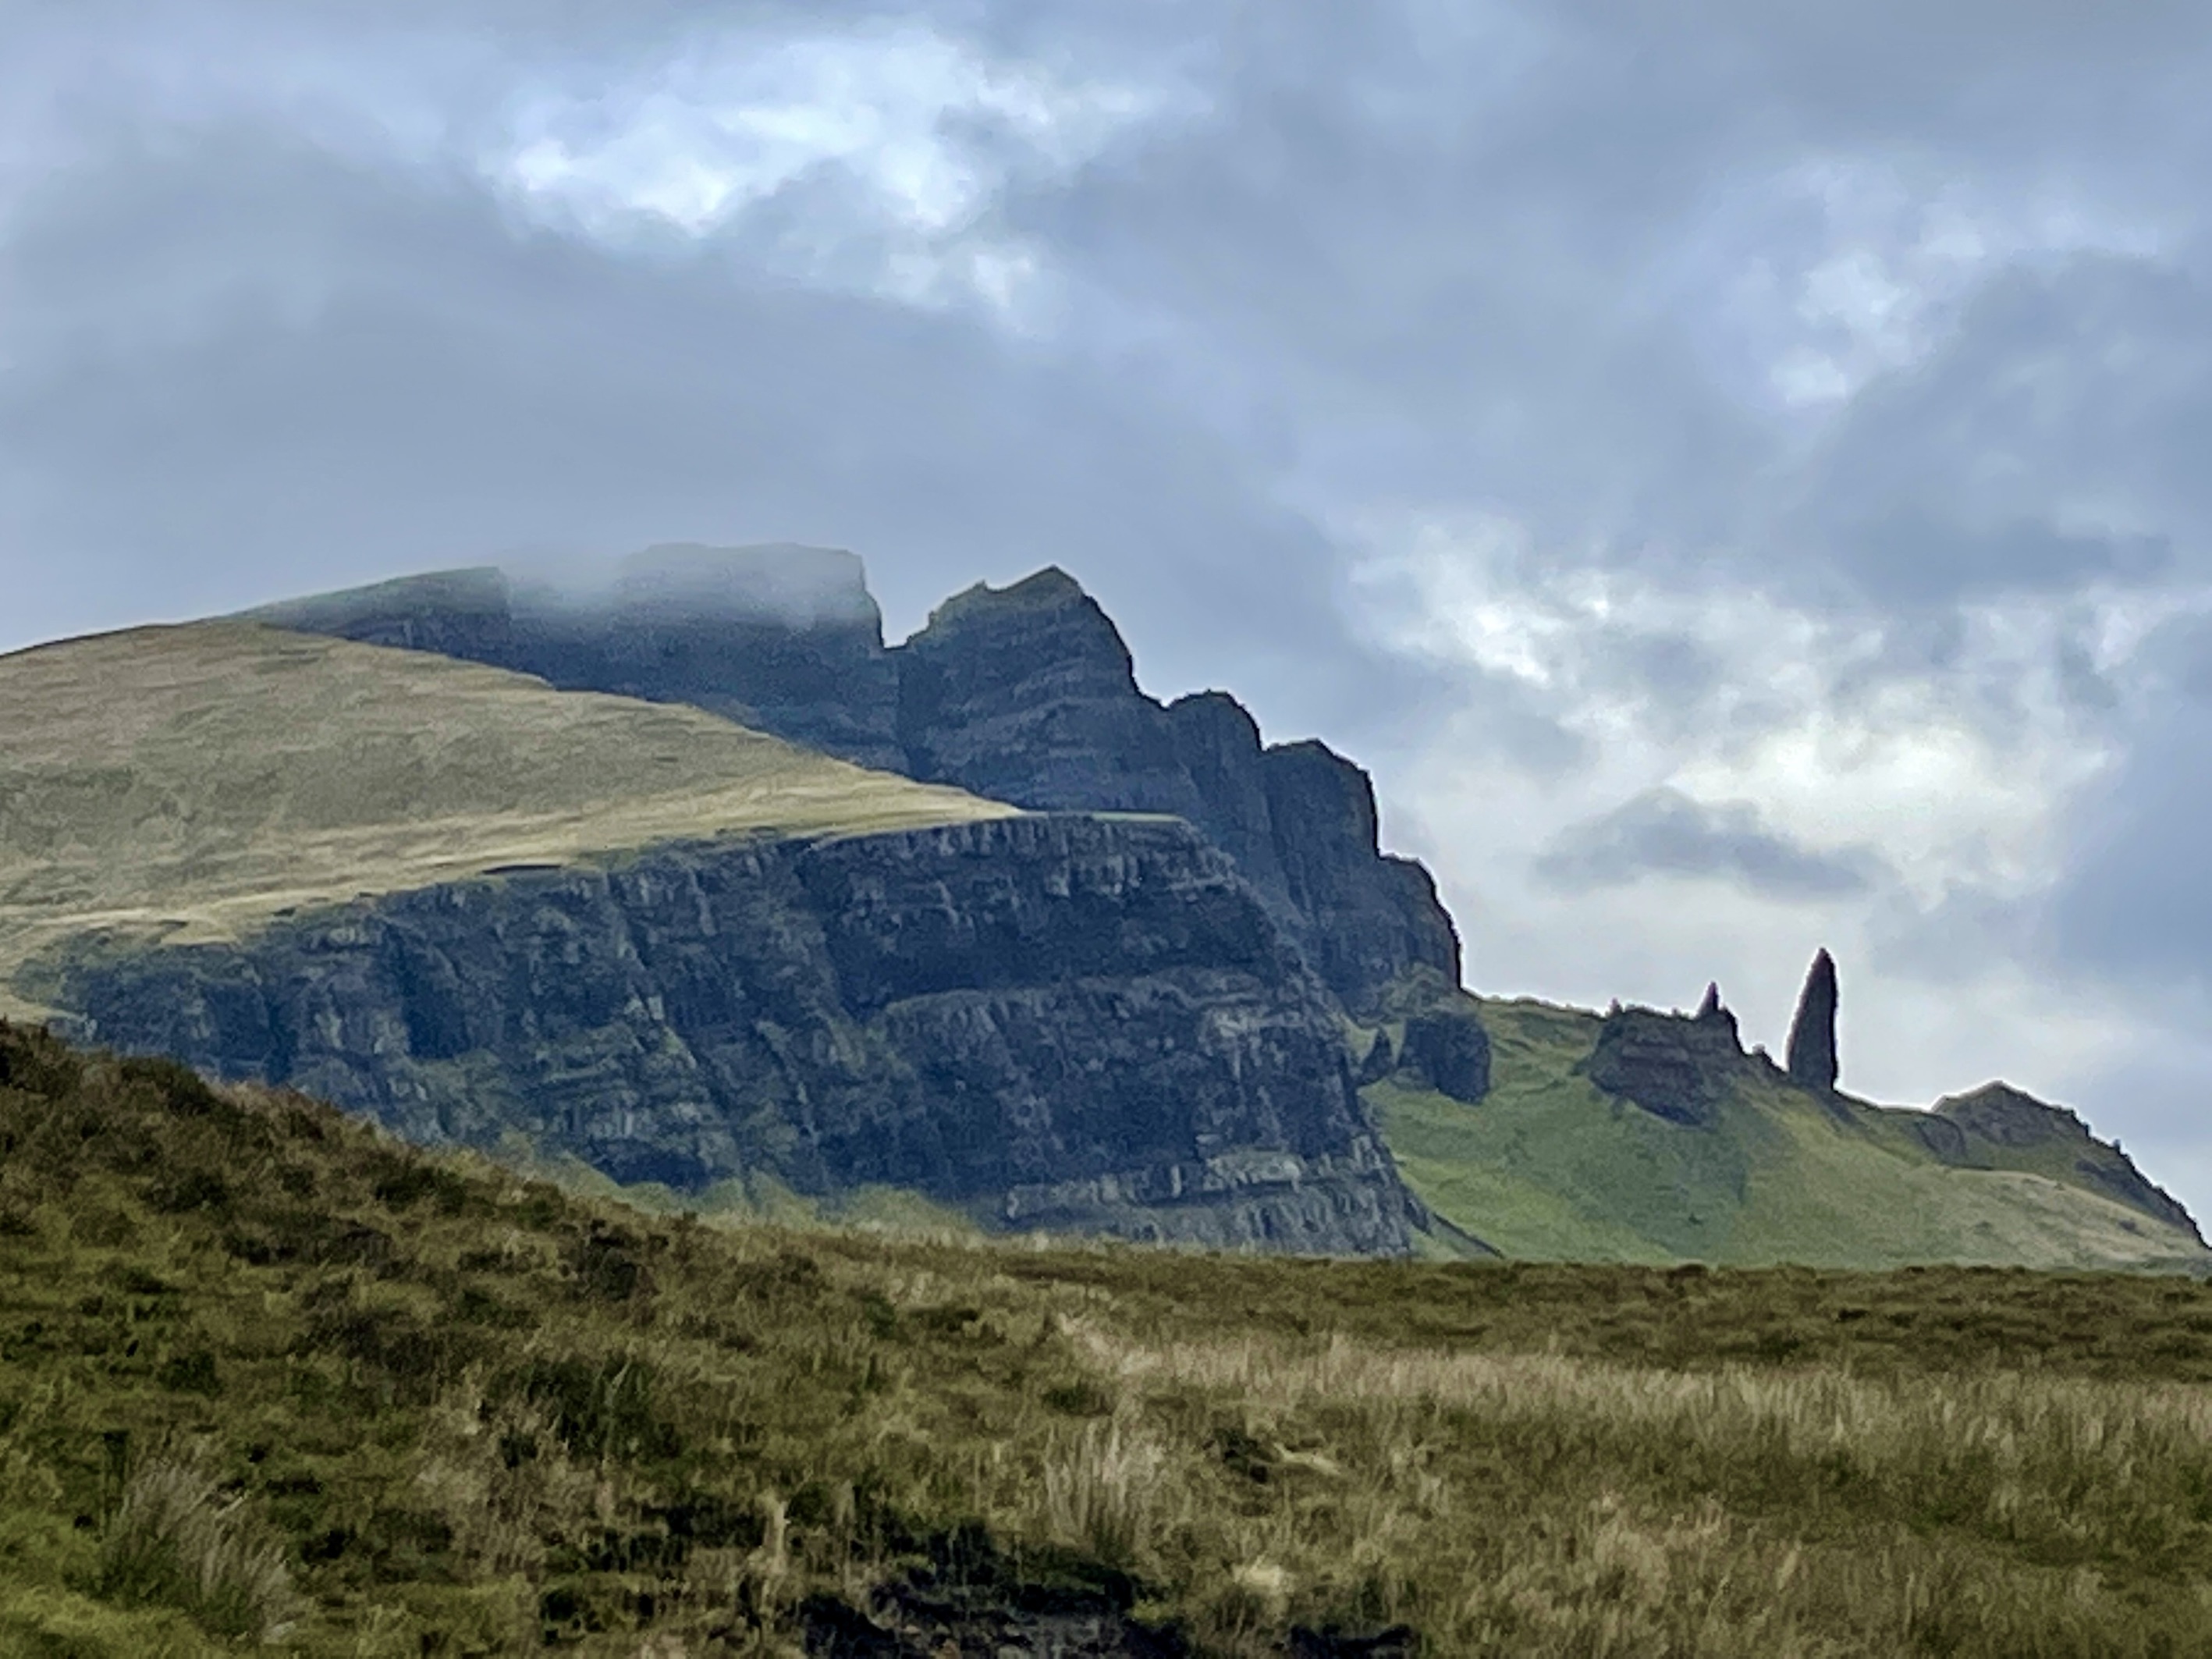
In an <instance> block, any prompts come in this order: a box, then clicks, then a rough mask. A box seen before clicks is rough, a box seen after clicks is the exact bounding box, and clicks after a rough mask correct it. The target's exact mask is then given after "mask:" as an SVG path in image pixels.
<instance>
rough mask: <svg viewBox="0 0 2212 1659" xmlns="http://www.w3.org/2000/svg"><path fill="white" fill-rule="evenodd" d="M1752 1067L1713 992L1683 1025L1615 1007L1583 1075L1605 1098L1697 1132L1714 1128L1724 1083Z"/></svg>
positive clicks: (1650, 1012)
mask: <svg viewBox="0 0 2212 1659" xmlns="http://www.w3.org/2000/svg"><path fill="white" fill-rule="evenodd" d="M1750 1064H1751V1061H1750V1060H1749V1058H1748V1056H1747V1055H1746V1054H1744V1052H1743V1045H1742V1042H1741V1038H1740V1036H1739V1035H1738V1033H1737V1029H1736V1019H1735V1014H1733V1013H1732V1012H1729V1010H1728V1009H1727V1008H1726V1007H1724V1006H1722V1003H1721V1000H1720V993H1719V990H1718V988H1717V987H1715V988H1714V989H1712V990H1711V991H1710V992H1709V993H1708V994H1707V996H1706V999H1705V1003H1704V1004H1703V1006H1700V1007H1699V1010H1698V1012H1697V1013H1696V1014H1695V1015H1694V1016H1692V1017H1691V1018H1684V1017H1683V1016H1682V1015H1681V1014H1680V1013H1672V1014H1662V1013H1661V1012H1658V1011H1657V1010H1656V1009H1652V1008H1622V1007H1620V1006H1618V1005H1616V1006H1614V1007H1613V1009H1612V1010H1611V1011H1610V1012H1607V1015H1606V1017H1605V1019H1604V1022H1603V1023H1602V1024H1601V1025H1600V1026H1599V1027H1598V1036H1597V1042H1596V1044H1595V1046H1594V1047H1593V1048H1591V1050H1590V1053H1589V1058H1588V1059H1586V1060H1583V1062H1582V1066H1581V1069H1582V1070H1583V1073H1584V1074H1585V1075H1587V1076H1588V1077H1589V1079H1590V1081H1591V1082H1593V1083H1595V1085H1597V1086H1598V1087H1599V1088H1601V1089H1602V1090H1604V1091H1606V1093H1607V1094H1609V1095H1613V1096H1617V1097H1620V1098H1621V1099H1623V1100H1626V1101H1629V1102H1631V1103H1633V1104H1635V1105H1637V1106H1639V1107H1641V1108H1643V1109H1644V1110H1645V1111H1647V1112H1650V1113H1651V1114H1653V1115H1655V1116H1657V1117H1663V1118H1665V1119H1667V1120H1668V1121H1669V1122H1672V1123H1680V1124H1684V1125H1687V1126H1689V1127H1693V1128H1696V1127H1705V1125H1707V1124H1710V1123H1711V1122H1712V1121H1713V1118H1714V1115H1715V1113H1716V1111H1717V1109H1718V1108H1719V1105H1720V1103H1721V1101H1722V1100H1723V1098H1724V1097H1726V1095H1727V1092H1728V1090H1729V1085H1730V1083H1731V1082H1732V1081H1733V1080H1734V1079H1735V1078H1736V1077H1738V1076H1740V1075H1741V1073H1742V1070H1743V1068H1744V1067H1746V1066H1749V1065H1750Z"/></svg>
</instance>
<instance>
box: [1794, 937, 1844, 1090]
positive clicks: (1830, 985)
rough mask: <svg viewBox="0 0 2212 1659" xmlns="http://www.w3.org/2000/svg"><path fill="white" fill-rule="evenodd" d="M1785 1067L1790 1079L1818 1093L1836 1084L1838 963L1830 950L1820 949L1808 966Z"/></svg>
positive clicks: (1833, 1087)
mask: <svg viewBox="0 0 2212 1659" xmlns="http://www.w3.org/2000/svg"><path fill="white" fill-rule="evenodd" d="M1783 1052H1784V1056H1785V1057H1784V1061H1783V1069H1784V1071H1786V1072H1788V1073H1790V1081H1791V1082H1793V1083H1796V1085H1798V1086H1799V1087H1801V1088H1805V1089H1811V1090H1813V1091H1815V1092H1816V1093H1820V1094H1829V1093H1832V1092H1833V1091H1834V1090H1835V1086H1836V1078H1837V1075H1838V1068H1837V1066H1836V963H1835V959H1834V958H1833V957H1831V956H1830V955H1829V954H1828V953H1827V951H1826V950H1821V951H1816V952H1815V953H1814V957H1813V965H1812V967H1811V968H1809V969H1807V970H1806V974H1805V988H1804V989H1803V990H1802V991H1801V992H1800V993H1799V994H1798V996H1797V1012H1796V1014H1795V1015H1794V1016H1793V1017H1792V1018H1791V1019H1790V1042H1789V1046H1788V1047H1787V1048H1785V1049H1784V1051H1783Z"/></svg>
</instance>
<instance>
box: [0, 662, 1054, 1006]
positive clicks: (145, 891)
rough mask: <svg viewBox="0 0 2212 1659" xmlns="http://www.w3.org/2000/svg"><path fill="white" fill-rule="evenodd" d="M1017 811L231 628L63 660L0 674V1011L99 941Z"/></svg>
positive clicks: (410, 665)
mask: <svg viewBox="0 0 2212 1659" xmlns="http://www.w3.org/2000/svg"><path fill="white" fill-rule="evenodd" d="M1010 811H1012V808H1009V807H1006V806H1001V805H997V804H995V803H993V802H989V801H985V800H981V799H976V798H975V797H974V796H971V795H968V794H965V793H962V792H960V791H958V790H955V789H946V788H937V787H930V786H927V785H923V784H918V783H915V782H913V781H910V780H908V779H906V778H902V777H896V776H893V775H890V774H888V773H881V772H871V771H867V770H865V769H861V768H860V767H856V766H850V765H848V764H846V763H843V762H842V761H835V760H831V759H829V758H828V757H824V756H821V755H817V754H814V753H811V752H810V751H808V750H801V749H796V748H793V747H792V746H791V745H789V744H785V743H782V742H780V741H778V740H777V739H775V738H769V737H766V736H763V735H762V734H760V733H758V732H750V731H747V730H745V729H744V728H743V727H741V726H734V725H732V724H731V723H730V722H728V721H726V720H720V719H719V718H717V717H715V716H714V715H712V714H705V713H703V712H702V711H700V710H697V709H694V708H685V707H674V706H667V705H663V704H658V703H647V702H636V701H633V700H631V699H629V698H623V697H613V696H597V695H592V694H588V693H579V692H562V691H555V690H551V689H550V687H548V686H546V685H545V684H543V683H542V682H540V681H538V680H535V679H532V678H528V677H526V676H523V675H518V674H510V673H507V672H504V671H501V670H497V669H492V668H484V667H480V666H477V665H472V664H468V663H463V662H459V661H455V660H453V659H447V658H443V657H438V656H434V655H431V654H429V653H422V652H411V651H395V650H386V649H383V648H381V647H374V646H365V645H356V644H352V643H349V642H347V641H339V640H331V639H324V638H319V637H315V636H312V635H300V634H290V633H286V632H283V631H281V630H278V629H270V628H264V627H260V626H258V625H255V624H252V623H235V622H228V623H195V624H191V625H189V626H185V627H179V628H149V629H133V630H131V631H129V632H126V633H119V634H108V635H99V636H96V637H93V638H88V639H82V640H72V641H64V642H62V643H60V644H56V645H50V646H43V647H38V648H36V649H33V650H29V651H23V652H18V653H14V654H12V655H9V656H6V657H0V998H4V995H5V992H6V990H7V981H8V979H9V976H10V975H11V973H12V972H13V971H14V970H15V969H16V968H17V967H19V966H20V964H21V963H22V962H23V960H24V959H25V957H27V956H29V955H31V954H32V953H33V952H34V951H36V950H38V949H39V948H40V946H41V945H46V944H50V943H52V942H53V941H55V940H56V939H59V938H62V937H64V936H66V935H68V934H70V933H84V932H86V931H88V930H92V929H112V930H121V931H124V932H127V933H134V934H139V935H143V936H146V937H149V938H150V937H163V936H167V937H172V938H177V939H191V938H201V937H210V936H220V935H226V934H232V933H236V932H237V931H238V930H240V929H241V928H246V927H250V926H251V925H252V923H253V922H255V921H259V920H262V919H264V918H266V917H268V916H270V915H274V914H276V913H278V912H281V911H283V910H286V909H289V908H298V907H301V906H307V905H312V904H315V903H318V902H326V901H332V900H345V899H349V898H352V897H354V896H357V895H361V894H365V893H380V892H388V891H393V890H404V889H409V888H416V887H422V886H427V885H430V884H435V883H437V882H441V881H446V880H450V879H453V878H460V877H467V876H471V875H475V874H477V873H479V872H484V871H487V870H495V869H497V868H499V867H500V866H508V865H523V864H558V863H565V862H568V861H572V860H578V859H582V858H587V857H589V856H591V855H592V854H601V853H606V852H611V851H620V850H623V849H629V848H639V847H642V846H646V845H648V844H651V843H653V842H660V841H666V840H671V839H677V838H687V837H695V836H718V835H727V834H744V833H748V832H756V833H775V834H792V835H805V834H822V833H842V832H862V831H870V830H883V829H905V828H909V827H913V826H915V825H921V824H931V823H952V822H957V821H962V820H966V819H972V818H979V817H995V816H1002V815H1005V814H1006V813H1008V812H1010ZM23 1000H26V999H24V998H23V997H22V994H21V993H20V992H19V994H18V1001H17V1006H19V1007H20V1006H22V1001H23ZM0 1006H6V1005H5V1003H4V1001H0Z"/></svg>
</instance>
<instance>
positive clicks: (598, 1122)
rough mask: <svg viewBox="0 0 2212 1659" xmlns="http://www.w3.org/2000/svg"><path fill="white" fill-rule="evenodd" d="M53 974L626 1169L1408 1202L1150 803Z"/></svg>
mask: <svg viewBox="0 0 2212 1659" xmlns="http://www.w3.org/2000/svg"><path fill="white" fill-rule="evenodd" d="M64 983H65V993H64V999H63V1000H64V1004H65V1006H68V1007H70V1009H71V1010H72V1011H73V1012H74V1013H75V1015H76V1019H77V1023H78V1025H79V1028H80V1034H81V1035H82V1036H88V1037H90V1038H93V1039H94V1040H97V1041H100V1042H105V1043H107V1044H109V1045H112V1046H115V1047H118V1048H125V1049H132V1050H143V1051H149V1052H155V1053H161V1054H171V1055H174V1056H176V1057H178V1058H179V1059H181V1060H185V1061H186V1062H188V1063H190V1064H191V1065H194V1066H198V1067H201V1068H202V1069H204V1070H206V1071H209V1072H210V1073H215V1074H217V1075H220V1076H223V1077H227V1078H232V1079H261V1080H264V1081H267V1082H270V1083H278V1084H288V1085H294V1086H296V1087H298V1088H300V1089H302V1090H304V1091H307V1092H310V1093H313V1094H316V1095H320V1096H322V1097H326V1098H329V1099H331V1100H334V1101H336V1102H337V1103H340V1104H343V1105H346V1106H349V1107H352V1108H356V1109H362V1110H365V1111H367V1112H368V1113H370V1114H372V1115H374V1116H376V1117H377V1118H379V1119H380V1120H381V1121H383V1122H385V1123H386V1124H387V1125H389V1126H390V1127H392V1128H393V1129H395V1130H397V1131H398V1132H399V1133H403V1134H404V1135H406V1136H408V1137H409V1138H410V1139H416V1140H418V1141H424V1142H429V1143H434V1144H435V1143H437V1142H441V1141H443V1142H461V1143H469V1144H479V1145H481V1144H489V1143H491V1142H494V1141H495V1140H497V1139H499V1138H500V1137H501V1135H502V1134H504V1133H509V1132H513V1131H520V1132H521V1133H523V1134H525V1135H526V1136H528V1137H529V1138H530V1139H531V1140H532V1142H533V1143H534V1144H535V1145H536V1146H538V1148H540V1149H541V1150H543V1151H547V1152H573V1153H574V1154H575V1155H576V1156H577V1157H579V1158H582V1159H584V1160H585V1161H586V1162H587V1163H589V1164H592V1165H593V1166H595V1167H597V1168H599V1169H601V1170H605V1171H606V1172H607V1173H609V1174H610V1175H612V1176H615V1177H617V1179H620V1180H624V1181H659V1182H666V1183H668V1184H670V1185H671V1186H673V1187H677V1188H685V1189H696V1188H702V1187H705V1186H707V1185H708V1184H711V1183H712V1182H715V1181H717V1180H720V1179H722V1178H724V1177H727V1176H736V1175H739V1174H743V1173H748V1172H767V1173H769V1174H773V1175H774V1176H776V1177H778V1178H779V1179H781V1180H783V1181H785V1182H788V1183H789V1184H791V1185H792V1186H793V1187H795V1188H798V1189H799V1190H800V1191H802V1192H808V1193H829V1192H833V1191H837V1190H842V1189H847V1188H854V1187H859V1186H863V1185H866V1184H870V1183H887V1184H891V1185H896V1186H901V1187H907V1188H919V1189H921V1190H922V1191H924V1192H926V1193H928V1194H933V1195H934V1196H936V1197H938V1198H939V1199H941V1200H945V1201H947V1202H949V1203H953V1204H957V1205H960V1206H964V1207H966V1208H967V1209H969V1211H970V1212H973V1213H975V1214H977V1215H978V1216H979V1217H981V1218H987V1219H988V1220H991V1221H993V1222H994V1223H996V1224H997V1225H1005V1226H1013V1227H1020V1228H1031V1227H1043V1228H1055V1229H1057V1228H1069V1229H1083V1230H1086V1231H1108V1232H1112V1233H1118V1234H1121V1235H1123V1236H1127V1237H1143V1238H1159V1239H1188V1240H1193V1241H1197V1242H1202V1243H1210V1244H1230V1245H1237V1244H1249V1245H1255V1246H1260V1247H1263V1248H1271V1249H1293V1250H1301V1251H1310V1252H1326V1253H1361V1254H1371V1253H1396V1252H1401V1251H1403V1250H1405V1249H1407V1248H1408V1245H1409V1239H1410V1229H1411V1227H1412V1226H1413V1225H1414V1224H1415V1223H1416V1222H1417V1221H1418V1220H1419V1216H1420V1212H1419V1206H1417V1205H1416V1204H1415V1203H1414V1201H1413V1200H1412V1198H1411V1197H1410V1195H1409V1194H1407V1192H1406V1190H1405V1188H1403V1187H1402V1185H1401V1183H1400V1182H1399V1180H1398V1178H1397V1176H1396V1174H1395V1170H1394V1169H1393V1167H1392V1166H1391V1164H1390V1163H1389V1158H1388V1157H1387V1155H1386V1154H1385V1153H1384V1152H1383V1149H1382V1146H1381V1144H1380V1141H1379V1139H1378V1138H1377V1136H1376V1130H1375V1127H1374V1125H1373V1123H1372V1122H1371V1121H1370V1119H1369V1117H1368V1115H1367V1114H1366V1112H1365V1109H1364V1107H1363V1106H1362V1105H1361V1103H1360V1101H1359V1098H1358V1094H1357V1092H1356V1091H1355V1090H1354V1087H1353V1085H1352V1078H1351V1076H1350V1074H1349V1070H1348V1066H1347V1062H1346V1057H1345V1053H1344V1046H1343V1041H1342V1037H1341V1036H1340V1029H1339V1026H1338V1024H1337V1018H1336V1015H1335V1013H1334V1010H1333V1009H1332V1008H1331V1007H1330V1006H1329V1005H1328V1001H1327V1000H1326V998H1325V997H1324V995H1323V994H1322V990H1321V987H1319V986H1318V984H1317V983H1316V981H1314V980H1313V979H1312V978H1311V976H1310V975H1309V974H1308V973H1307V972H1306V971H1305V969H1304V967H1303V966H1302V964H1301V963H1300V961H1299V959H1298V957H1297V953H1296V951H1294V950H1293V949H1292V948H1291V945H1290V944H1289V942H1288V941H1287V940H1286V939H1285V937H1284V934H1283V933H1282V930H1281V929H1280V928H1279V927H1277V926H1276V924H1275V922H1274V921H1273V918H1272V916H1271V915H1269V913H1268V911H1267V908H1265V907H1264V906H1263V905H1261V903H1260V902H1258V901H1257V900H1256V899H1255V897H1254V896H1253V893H1252V890H1251V888H1250V887H1249V885H1248V884H1246V883H1245V882H1243V881H1242V880H1240V879H1239V878H1237V875H1236V872H1234V870H1233V869H1232V867H1231V866H1230V864H1229V863H1228V861H1227V860H1226V859H1225V858H1224V857H1223V856H1222V855H1221V854H1219V853H1218V852H1216V851H1214V850H1212V849H1211V848H1207V847H1206V845H1205V844H1204V843H1203V842H1201V841H1200V838H1199V837H1198V836H1196V835H1195V834H1194V832H1193V831H1192V830H1191V829H1189V828H1188V826H1187V825H1184V824H1182V823H1176V822H1173V821H1170V820H1146V821H1127V820H1124V821H1109V820H1100V819H1096V818H1090V817H1046V816H1038V817H1020V818H1011V819H1002V820H996V821H990V822H985V823H969V824H965V825H960V826H957V827H951V828H945V829H927V830H915V831H910V832H907V833H903V834H898V835H885V836H857V837H849V838H845V839H840V840H832V841H828V842H816V843H811V844H807V843H797V842H769V843H755V844H750V845H733V844H711V845H697V844H694V845H688V846H668V847H663V848H657V849H654V850H653V851H651V852H648V853H645V854H638V855H635V856H633V857H630V858H629V859H627V860H624V861H623V862H621V863H619V864H618V865H617V866H614V867H611V868H605V869H591V868H562V869H547V870H541V871H532V872H516V873H513V874H509V875H507V876H504V877H500V878H490V879H485V880H479V881H473V882H470V883H466V884H453V885H449V886H443V887H437V888H432V889H428V890H421V891H416V892H412V893H406V894H401V895H398V896H390V897H386V898H383V899H379V900H374V901H367V902H362V903H359V904H356V905H353V906H349V907H345V908H340V909H337V910H333V911H331V912H327V913H324V914H320V915H313V916H302V917H299V918H295V919H293V920H290V921H283V922H280V923H277V924H276V925H273V926H271V927H268V928H267V929H266V930H265V931H264V932H263V933H259V934H258V935H257V936H256V937H254V938H252V939H248V940H246V941H243V942H240V943H236V944H220V945H191V946H180V947H172V948H167V949H161V950H155V951H144V952H141V953H138V954H135V955H132V956H130V957H122V958H118V959H115V960H112V961H99V960H93V959H84V960H80V961H79V962H78V963H76V966H75V967H74V968H73V969H71V970H70V973H69V975H68V977H67V978H66V980H65V982H64Z"/></svg>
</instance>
